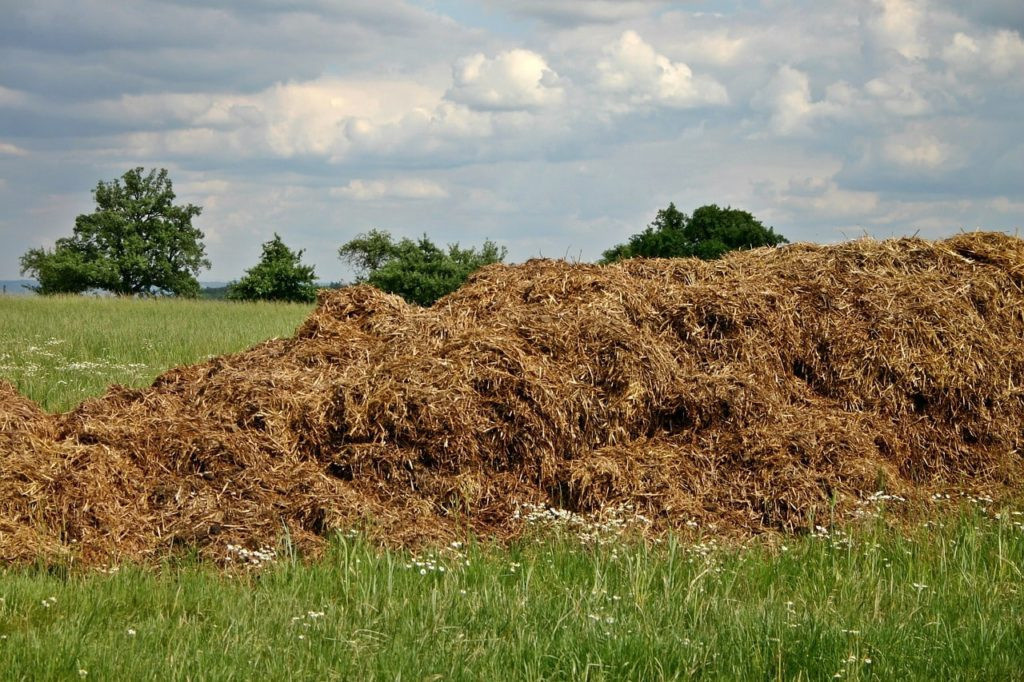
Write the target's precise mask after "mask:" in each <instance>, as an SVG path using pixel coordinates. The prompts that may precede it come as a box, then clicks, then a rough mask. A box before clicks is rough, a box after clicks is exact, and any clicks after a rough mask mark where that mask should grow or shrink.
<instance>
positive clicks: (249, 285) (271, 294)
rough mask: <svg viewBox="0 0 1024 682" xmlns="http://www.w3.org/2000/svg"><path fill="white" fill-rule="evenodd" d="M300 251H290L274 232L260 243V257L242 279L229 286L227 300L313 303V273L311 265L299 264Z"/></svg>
mask: <svg viewBox="0 0 1024 682" xmlns="http://www.w3.org/2000/svg"><path fill="white" fill-rule="evenodd" d="M302 254H303V251H302V250H300V251H297V252H296V251H292V250H291V249H289V248H288V247H287V246H286V245H285V243H284V242H283V241H281V237H280V236H279V235H278V234H277V233H276V232H275V233H274V238H273V239H272V240H270V241H269V242H265V243H264V244H263V256H262V257H261V258H260V262H259V263H258V264H257V265H255V266H254V267H252V268H250V269H249V270H246V273H245V277H243V278H242V279H241V280H239V281H238V282H232V283H231V284H229V285H228V292H227V297H228V298H229V299H231V300H233V301H289V302H292V303H312V302H313V301H315V300H316V273H315V272H314V271H313V266H311V265H303V264H302V263H301V260H302Z"/></svg>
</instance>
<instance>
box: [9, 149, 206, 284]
mask: <svg viewBox="0 0 1024 682" xmlns="http://www.w3.org/2000/svg"><path fill="white" fill-rule="evenodd" d="M93 197H94V199H95V201H96V209H95V210H94V211H93V212H92V213H84V214H82V215H80V216H78V217H77V218H75V227H74V232H73V234H72V236H70V237H63V238H61V239H58V240H57V243H56V245H55V247H54V249H53V250H52V251H47V250H45V249H31V250H29V251H28V252H26V253H25V255H23V256H22V257H21V273H22V274H23V275H24V274H29V275H31V276H32V277H34V278H35V279H36V281H37V282H38V283H39V284H38V286H36V287H34V289H35V291H37V292H38V293H41V294H63V293H81V292H83V291H86V290H88V289H103V290H106V291H110V292H112V293H114V294H117V295H119V296H136V295H150V294H174V295H177V296H197V295H198V294H199V282H198V281H197V280H196V275H198V274H199V270H200V269H201V268H208V267H210V261H209V260H207V259H206V251H205V247H204V246H203V242H202V240H203V233H202V232H201V231H200V230H199V229H197V228H195V227H193V226H192V219H193V218H195V217H196V216H198V215H199V214H200V213H201V212H202V208H200V207H199V206H193V205H192V204H185V205H177V206H176V205H175V204H174V203H173V202H174V198H175V195H174V189H173V186H172V184H171V180H170V178H168V177H167V171H166V170H165V169H162V168H161V169H160V170H159V171H156V170H151V171H150V172H149V173H148V174H146V175H143V169H142V168H135V169H132V170H129V171H128V172H126V173H125V174H124V175H123V176H121V178H120V179H115V180H113V181H111V182H103V181H102V180H101V181H100V182H99V184H97V185H96V189H95V190H93Z"/></svg>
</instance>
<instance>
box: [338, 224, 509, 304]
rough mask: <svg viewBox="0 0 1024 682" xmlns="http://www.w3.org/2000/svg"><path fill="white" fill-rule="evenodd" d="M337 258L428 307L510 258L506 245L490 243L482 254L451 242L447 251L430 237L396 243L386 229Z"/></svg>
mask: <svg viewBox="0 0 1024 682" xmlns="http://www.w3.org/2000/svg"><path fill="white" fill-rule="evenodd" d="M338 255H339V256H340V257H341V258H342V260H345V261H347V262H348V263H350V264H351V265H352V266H353V267H355V268H356V269H357V270H358V271H359V277H358V279H357V281H360V282H367V283H369V284H372V285H374V286H375V287H377V288H379V289H382V290H384V291H387V292H389V293H393V294H398V295H400V296H401V297H402V298H404V299H405V300H407V301H409V302H410V303H418V304H420V305H424V306H428V305H431V304H432V303H434V301H436V300H437V299H439V298H441V297H442V296H444V295H445V294H448V293H451V292H452V291H455V290H456V289H458V288H459V287H460V286H461V285H462V283H463V282H465V281H466V279H467V278H468V277H469V275H470V274H471V273H472V272H473V271H474V270H476V269H478V268H481V267H483V266H485V265H490V264H491V263H500V262H501V261H503V260H504V259H505V255H506V249H505V247H498V246H497V245H496V244H495V243H494V242H492V241H490V240H486V241H485V242H484V244H483V246H482V247H481V248H480V250H479V251H477V250H476V249H475V248H469V249H462V248H459V245H458V244H449V245H448V249H447V250H444V249H441V248H439V247H438V246H436V245H435V244H434V243H433V242H432V241H430V240H429V239H428V238H427V236H426V235H423V237H421V238H420V239H418V240H416V241H413V240H412V239H408V238H404V239H402V240H401V241H398V242H396V241H394V239H392V237H391V235H390V234H389V233H388V232H386V231H383V230H370V231H369V232H367V233H366V234H361V235H358V236H357V237H356V238H355V239H353V240H352V241H350V242H348V243H346V244H344V245H343V246H342V247H341V248H340V249H339V250H338Z"/></svg>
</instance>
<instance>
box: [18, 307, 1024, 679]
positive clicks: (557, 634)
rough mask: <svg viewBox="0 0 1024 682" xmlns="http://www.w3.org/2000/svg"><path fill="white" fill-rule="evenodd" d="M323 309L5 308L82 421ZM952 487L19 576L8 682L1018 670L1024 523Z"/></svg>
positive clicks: (1011, 673)
mask: <svg viewBox="0 0 1024 682" xmlns="http://www.w3.org/2000/svg"><path fill="white" fill-rule="evenodd" d="M309 309H310V308H309V307H308V306H294V305H265V304H262V305H247V304H222V303H211V302H183V301H173V300H159V301H125V300H114V299H39V298H19V299H15V298H0V343H2V346H0V357H2V360H0V366H2V369H0V378H4V379H7V380H9V381H12V382H13V383H14V384H15V385H16V386H17V387H18V389H19V390H20V391H22V392H24V393H25V394H27V395H28V396H30V397H32V398H33V399H35V400H37V401H39V402H40V403H41V404H42V405H43V406H44V407H45V408H46V409H49V410H64V409H68V408H69V407H72V406H73V405H74V404H76V403H77V402H78V401H79V400H80V399H82V398H84V397H86V396H89V395H96V394H99V393H101V392H102V391H103V389H104V388H105V387H106V385H107V384H108V383H112V382H118V383H123V384H130V385H136V386H140V385H145V384H146V383H148V382H149V381H150V380H151V379H152V378H153V377H154V376H156V375H157V374H158V373H159V372H161V371H163V370H164V369H167V368H169V367H171V366H174V365H177V364H181V363H189V362H196V361H200V360H202V359H204V358H205V357H207V356H209V355H212V354H219V353H224V352H231V351H236V350H241V349H243V348H246V347H248V346H249V345H251V344H253V343H256V342H258V341H261V340H264V339H267V338H270V337H273V336H284V335H290V334H291V333H292V331H293V330H294V328H295V326H296V325H297V324H298V323H299V322H300V321H301V320H302V319H303V318H304V317H305V315H306V314H307V313H308V311H309ZM950 492H951V494H952V498H953V499H952V500H951V501H948V502H947V501H939V502H937V503H936V514H935V518H934V520H933V521H932V522H931V523H929V524H926V525H922V526H920V527H917V528H911V529H904V530H902V531H896V530H892V529H889V528H887V527H886V525H885V523H884V518H885V511H884V505H885V504H886V502H885V501H884V500H883V501H881V502H880V503H879V504H880V507H881V509H878V510H876V512H877V515H871V514H868V515H867V517H866V520H865V523H864V526H863V527H862V528H860V529H858V530H855V531H853V532H851V533H850V534H849V535H846V534H843V533H842V532H839V531H834V532H833V531H829V530H827V529H822V530H821V532H819V533H817V534H815V535H813V536H806V537H801V538H795V537H794V538H776V539H775V540H774V541H754V542H752V543H751V544H750V545H749V546H746V547H736V546H733V547H725V546H721V545H720V544H718V543H716V542H715V541H714V539H713V538H709V537H704V536H702V535H701V529H699V528H697V529H695V530H694V538H691V539H688V540H686V541H683V540H681V539H679V540H672V539H666V540H665V541H663V542H661V543H658V544H648V545H645V544H642V543H639V542H637V541H631V540H628V539H622V540H618V541H611V542H607V543H605V544H589V545H587V544H584V543H581V542H579V541H576V540H572V539H571V537H569V536H568V535H567V534H566V532H565V531H564V530H563V531H558V530H557V529H556V530H552V529H551V528H550V525H551V524H548V525H547V526H545V527H544V528H545V529H542V528H539V527H538V529H537V530H536V532H535V533H534V535H533V536H528V537H531V538H532V539H527V540H525V541H522V542H521V543H519V544H518V545H516V546H513V547H511V548H501V547H496V546H491V545H488V544H486V543H484V544H482V545H479V546H471V547H468V548H465V547H447V548H441V549H438V550H435V551H433V552H430V553H426V552H425V553H422V554H420V555H418V556H413V555H410V554H406V553H401V552H394V551H380V550H377V549H375V548H373V547H371V546H369V545H368V544H367V543H365V542H363V541H361V540H360V538H359V536H358V535H357V534H344V535H339V536H338V537H337V538H336V541H335V542H334V544H333V546H332V549H331V551H330V552H329V553H328V555H327V556H326V557H325V558H324V559H322V560H319V561H316V562H312V563H307V562H303V561H302V560H301V558H296V557H293V556H291V555H290V554H289V551H288V546H287V544H286V543H285V542H284V541H282V544H281V545H280V546H278V547H276V548H273V551H272V552H269V553H268V554H266V555H264V557H263V558H265V559H268V560H267V561H263V563H264V565H263V567H262V568H260V569H258V570H249V569H245V568H242V567H241V566H242V565H243V564H245V563H246V562H247V561H250V560H252V561H262V559H260V557H255V558H252V559H247V558H246V557H244V556H242V553H241V552H237V553H236V554H235V555H233V558H234V560H235V563H236V564H238V565H239V568H238V570H236V571H234V572H229V573H224V572H222V571H220V570H219V569H218V568H217V567H214V566H211V565H205V564H194V563H191V562H190V561H189V560H188V559H187V558H185V559H182V560H181V561H179V562H178V563H168V564H167V565H165V566H164V567H163V568H162V569H161V570H159V571H153V570H148V569H139V568H133V567H131V566H122V567H116V569H117V570H108V572H88V573H83V572H81V571H80V570H78V569H76V568H75V567H71V568H70V569H66V568H65V569H61V568H58V569H52V568H51V569H42V568H39V569H32V568H30V569H24V568H18V569H12V568H0V678H4V679H7V678H24V679H69V678H70V679H78V678H84V679H154V680H157V679H160V680H162V679H228V678H232V679H250V678H258V677H270V678H272V679H288V678H296V679H343V678H351V679H372V678H377V679H397V678H402V679H474V680H475V679H528V680H536V679H566V680H577V679H691V678H695V677H696V678H705V679H743V680H746V679H811V680H819V679H842V680H868V679H1013V678H1014V677H1016V676H1018V675H1019V670H1020V662H1021V660H1022V653H1021V652H1024V619H1022V618H1021V615H1020V614H1022V613H1024V593H1022V590H1024V574H1022V572H1021V570H1022V566H1024V515H1022V514H1021V513H1020V512H1015V511H1012V510H996V509H991V508H988V507H987V506H986V505H987V502H986V500H984V499H967V498H959V496H957V494H956V492H955V491H950ZM524 522H526V521H524ZM555 525H556V526H557V524H555ZM592 535H593V534H592ZM598 535H601V536H602V537H606V538H607V537H608V535H607V534H598Z"/></svg>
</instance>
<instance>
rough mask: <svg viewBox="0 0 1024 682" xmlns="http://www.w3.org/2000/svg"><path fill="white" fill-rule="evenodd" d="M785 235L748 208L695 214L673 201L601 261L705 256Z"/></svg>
mask: <svg viewBox="0 0 1024 682" xmlns="http://www.w3.org/2000/svg"><path fill="white" fill-rule="evenodd" d="M786 241H787V240H786V238H785V237H783V236H782V235H781V234H778V233H777V232H775V230H774V229H772V228H771V227H765V226H764V225H763V224H761V221H760V220H758V219H756V218H755V217H754V216H753V215H751V214H750V213H748V212H747V211H741V210H739V209H735V208H720V207H719V206H717V205H715V204H709V205H707V206H701V207H700V208H698V209H697V210H695V211H694V212H693V215H692V216H688V215H686V214H685V213H682V212H681V211H679V209H677V208H676V206H675V204H674V203H670V204H669V205H668V208H664V209H662V210H660V211H658V214H657V215H656V216H655V218H654V220H653V221H652V222H651V224H650V225H648V226H647V228H646V229H645V230H644V231H643V232H639V233H637V234H634V235H633V236H632V237H630V238H629V241H627V242H626V243H625V244H618V245H616V246H614V247H612V248H610V249H608V250H607V251H605V252H604V254H602V258H601V262H602V263H614V262H615V261H619V260H623V259H626V258H686V257H692V256H696V257H697V258H703V259H705V260H712V259H715V258H719V257H721V256H722V255H723V254H725V253H727V252H729V251H734V250H738V249H753V248H756V247H759V246H778V245H779V244H783V243H786Z"/></svg>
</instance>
